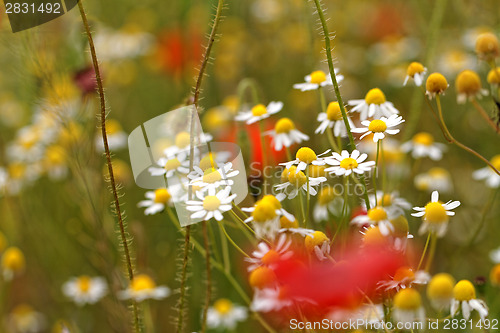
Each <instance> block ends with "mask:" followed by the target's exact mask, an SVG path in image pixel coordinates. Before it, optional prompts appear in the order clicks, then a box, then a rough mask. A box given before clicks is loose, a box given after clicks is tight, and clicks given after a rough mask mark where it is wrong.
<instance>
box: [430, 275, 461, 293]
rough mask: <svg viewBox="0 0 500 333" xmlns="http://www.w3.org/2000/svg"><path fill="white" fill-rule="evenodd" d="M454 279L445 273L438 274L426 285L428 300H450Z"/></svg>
mask: <svg viewBox="0 0 500 333" xmlns="http://www.w3.org/2000/svg"><path fill="white" fill-rule="evenodd" d="M454 285H455V279H454V278H453V277H452V276H451V275H450V274H447V273H439V274H436V275H434V276H433V277H432V279H431V280H430V281H429V284H428V285H427V297H429V299H450V298H452V297H453V287H454Z"/></svg>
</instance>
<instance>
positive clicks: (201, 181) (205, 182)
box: [188, 162, 240, 192]
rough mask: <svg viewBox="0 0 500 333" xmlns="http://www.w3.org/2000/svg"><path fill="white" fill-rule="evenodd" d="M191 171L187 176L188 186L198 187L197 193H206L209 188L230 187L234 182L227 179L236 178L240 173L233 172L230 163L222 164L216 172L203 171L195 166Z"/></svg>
mask: <svg viewBox="0 0 500 333" xmlns="http://www.w3.org/2000/svg"><path fill="white" fill-rule="evenodd" d="M193 169H194V171H192V172H191V173H190V174H189V175H188V178H189V179H191V181H190V184H191V185H193V186H197V187H200V188H201V189H200V190H199V191H202V192H206V191H207V190H208V189H209V188H211V187H213V188H214V189H217V188H218V187H225V186H232V185H233V184H234V181H233V180H232V179H229V178H232V177H236V176H237V175H239V173H240V172H239V171H238V170H233V164H232V163H231V162H228V163H226V164H224V165H223V166H222V167H220V168H218V169H216V170H214V169H212V168H207V169H205V171H203V170H202V169H201V168H199V167H197V166H195V167H194V168H193Z"/></svg>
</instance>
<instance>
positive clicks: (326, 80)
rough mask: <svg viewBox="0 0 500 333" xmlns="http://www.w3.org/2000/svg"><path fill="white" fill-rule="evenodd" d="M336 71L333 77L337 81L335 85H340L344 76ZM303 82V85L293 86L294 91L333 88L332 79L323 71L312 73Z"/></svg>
mask: <svg viewBox="0 0 500 333" xmlns="http://www.w3.org/2000/svg"><path fill="white" fill-rule="evenodd" d="M338 72H339V71H338V69H337V68H335V77H336V79H337V83H340V82H341V81H342V80H344V76H343V75H340V74H338ZM304 80H305V81H306V82H304V83H296V84H294V85H293V87H294V88H295V89H300V90H301V91H308V90H316V89H318V88H320V87H326V86H333V81H332V77H331V75H330V74H326V73H325V72H323V71H314V72H312V73H311V74H309V75H307V76H306V77H305V78H304Z"/></svg>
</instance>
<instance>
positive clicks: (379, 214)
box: [367, 207, 387, 222]
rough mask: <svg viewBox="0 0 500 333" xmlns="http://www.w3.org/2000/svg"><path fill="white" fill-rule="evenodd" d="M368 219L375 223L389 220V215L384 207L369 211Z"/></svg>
mask: <svg viewBox="0 0 500 333" xmlns="http://www.w3.org/2000/svg"><path fill="white" fill-rule="evenodd" d="M367 215H368V218H369V219H370V220H372V221H374V222H379V221H382V220H385V219H387V213H386V212H385V210H384V209H383V208H382V207H375V208H372V209H370V210H369V211H368V214H367Z"/></svg>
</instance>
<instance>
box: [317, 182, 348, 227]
mask: <svg viewBox="0 0 500 333" xmlns="http://www.w3.org/2000/svg"><path fill="white" fill-rule="evenodd" d="M341 209H342V199H341V198H339V197H338V196H337V193H336V192H335V188H333V187H331V186H328V185H327V186H323V187H322V188H321V191H319V195H318V201H317V202H316V205H315V206H314V210H313V216H314V220H315V221H316V222H320V221H324V220H328V215H329V213H333V214H339V213H340V211H341Z"/></svg>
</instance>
